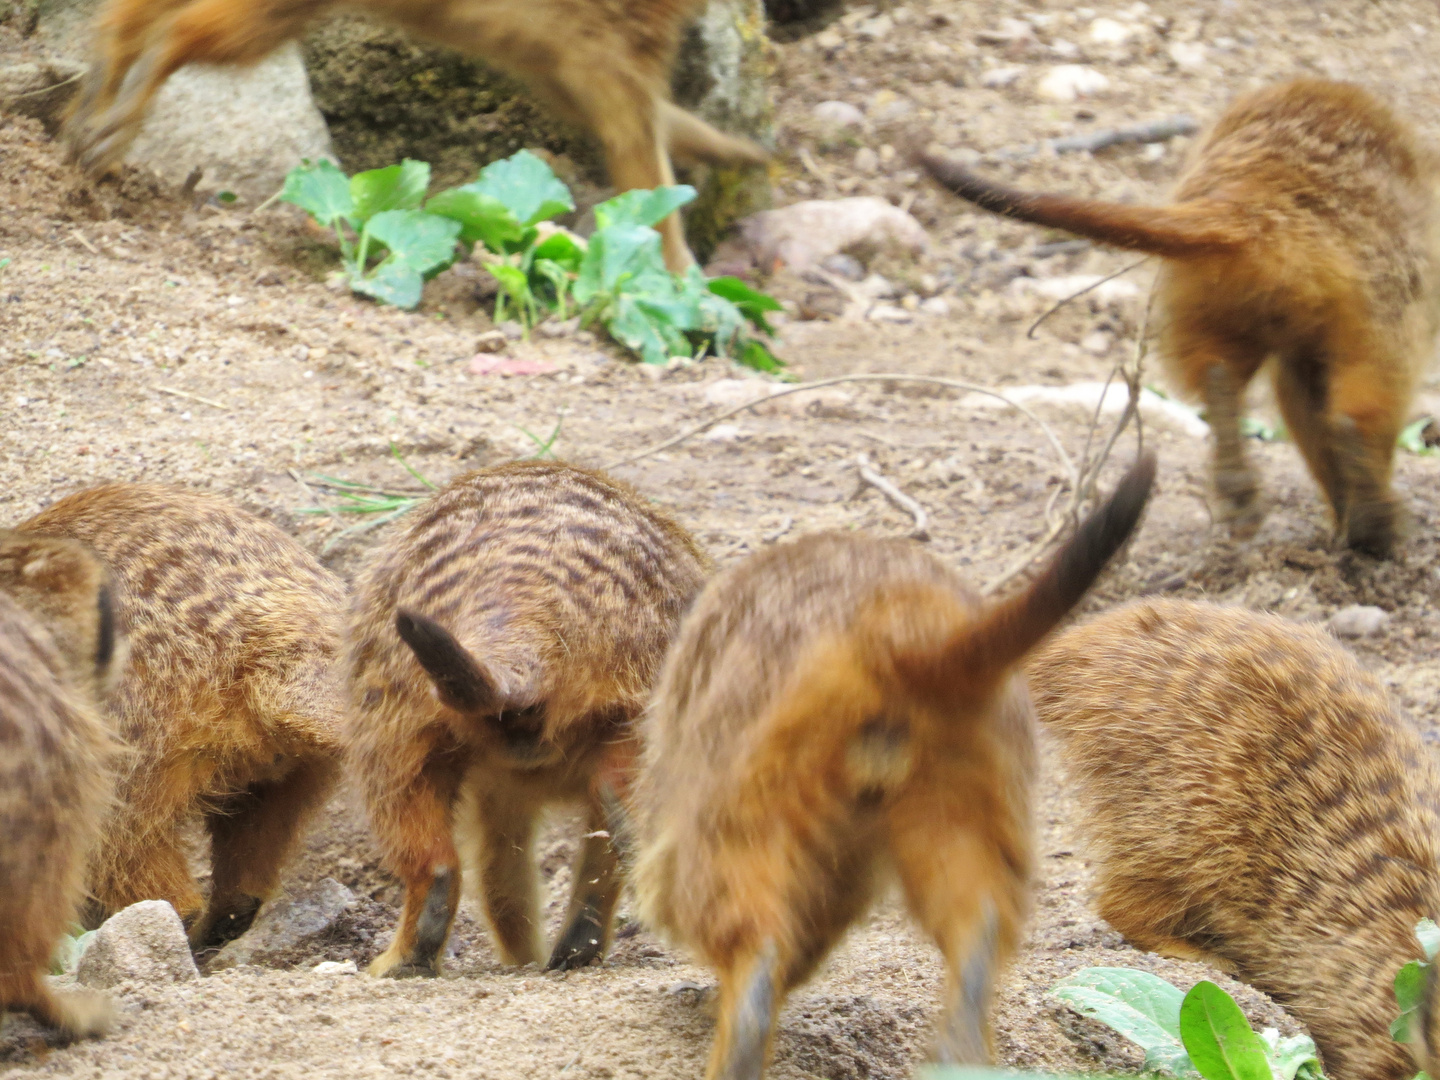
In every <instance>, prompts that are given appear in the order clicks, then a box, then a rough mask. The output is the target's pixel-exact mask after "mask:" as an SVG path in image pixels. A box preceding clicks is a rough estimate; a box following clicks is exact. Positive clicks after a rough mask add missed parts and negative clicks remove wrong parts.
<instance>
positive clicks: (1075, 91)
mask: <svg viewBox="0 0 1440 1080" xmlns="http://www.w3.org/2000/svg"><path fill="white" fill-rule="evenodd" d="M1109 89H1110V80H1109V79H1108V78H1106V77H1105V76H1104V75H1103V74H1102V73H1100V72H1098V71H1096V70H1095V69H1094V68H1092V67H1088V66H1086V65H1085V64H1060V65H1058V66H1056V67H1052V68H1051V69H1050V70H1049V71H1047V72H1046V73H1045V77H1044V78H1043V79H1041V80H1040V85H1039V86H1037V87H1036V88H1035V90H1036V93H1038V94H1039V95H1040V96H1041V97H1043V98H1048V99H1050V100H1051V101H1074V100H1075V99H1076V98H1082V97H1092V96H1094V95H1096V94H1103V93H1105V92H1106V91H1107V90H1109Z"/></svg>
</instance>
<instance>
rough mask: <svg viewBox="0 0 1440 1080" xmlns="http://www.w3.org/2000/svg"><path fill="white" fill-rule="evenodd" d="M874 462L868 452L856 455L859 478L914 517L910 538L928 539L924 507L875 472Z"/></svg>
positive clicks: (927, 522)
mask: <svg viewBox="0 0 1440 1080" xmlns="http://www.w3.org/2000/svg"><path fill="white" fill-rule="evenodd" d="M874 464H875V463H874V462H872V461H871V460H870V455H869V454H859V455H857V456H856V458H855V465H856V467H857V468H858V469H859V470H860V479H861V480H863V481H865V483H867V484H869V485H870V486H871V487H873V488H874V489H875V490H876V491H878V492H880V494H882V495H884V496H885V497H886V498H887V499H889V500H890V501H891V502H893V503H894V504H895V505H896V506H898V507H900V509H901V510H904V511H905V512H906V513H907V514H909V515H910V516H911V517H913V518H914V519H915V527H914V528H912V529H911V530H910V539H912V540H929V539H930V529H929V528H928V526H929V522H930V519H929V517H928V516H927V515H926V513H925V508H924V507H923V506H921V505H920V504H919V503H918V502H916V501H915V500H914V499H912V498H911V497H910V496H909V495H906V494H905V493H904V492H903V491H901V490H900V489H899V488H898V487H896V486H895V485H894V484H892V483H891V482H890V481H889V480H886V479H885V477H883V476H881V475H880V474H879V473H878V472H876V471H875V468H874Z"/></svg>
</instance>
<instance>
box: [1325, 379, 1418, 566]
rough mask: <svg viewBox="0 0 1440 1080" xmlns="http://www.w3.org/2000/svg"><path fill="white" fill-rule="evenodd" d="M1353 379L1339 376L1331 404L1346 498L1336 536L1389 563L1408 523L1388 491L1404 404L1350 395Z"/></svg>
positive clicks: (1371, 392)
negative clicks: (1367, 399)
mask: <svg viewBox="0 0 1440 1080" xmlns="http://www.w3.org/2000/svg"><path fill="white" fill-rule="evenodd" d="M1350 376H1351V373H1350V372H1348V371H1347V372H1342V373H1340V374H1339V375H1337V377H1336V379H1335V389H1334V396H1333V398H1332V404H1331V413H1332V416H1331V420H1330V427H1331V429H1332V430H1333V432H1334V453H1335V456H1336V458H1337V459H1338V463H1339V472H1340V474H1341V476H1342V478H1343V483H1344V485H1345V488H1346V492H1347V495H1348V505H1347V507H1346V513H1345V516H1344V518H1343V519H1342V518H1341V517H1340V516H1339V515H1338V513H1337V516H1336V534H1337V538H1339V539H1342V540H1343V541H1344V543H1345V546H1346V547H1350V548H1353V549H1355V550H1356V551H1361V552H1364V553H1365V554H1367V555H1373V556H1374V557H1375V558H1377V559H1386V558H1389V557H1390V556H1391V555H1392V554H1393V553H1394V549H1395V545H1396V544H1397V543H1398V542H1399V541H1400V540H1401V539H1402V538H1403V537H1404V534H1405V531H1406V527H1407V525H1408V523H1409V518H1408V515H1407V514H1406V512H1405V507H1404V505H1403V504H1402V503H1401V502H1400V500H1399V499H1398V498H1397V497H1396V496H1395V493H1394V492H1393V491H1392V490H1391V488H1390V472H1391V467H1392V465H1393V462H1394V456H1395V440H1396V439H1397V438H1399V436H1400V429H1401V426H1402V424H1403V421H1404V408H1405V405H1406V402H1405V401H1404V400H1402V399H1401V398H1400V396H1399V395H1396V396H1395V397H1393V398H1390V399H1388V400H1387V399H1386V397H1385V395H1384V393H1383V390H1382V391H1381V392H1380V393H1378V394H1377V392H1376V390H1377V388H1375V387H1373V386H1367V387H1363V388H1356V389H1355V390H1354V391H1353V392H1352V389H1351V387H1350V386H1349V385H1348V383H1349V382H1350V381H1351V379H1350ZM1367 391H1368V394H1367ZM1366 396H1368V397H1370V398H1371V400H1370V401H1366V400H1365V397H1366ZM1377 399H1378V400H1377ZM1336 414H1338V415H1336Z"/></svg>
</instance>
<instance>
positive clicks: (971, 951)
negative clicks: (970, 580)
mask: <svg viewBox="0 0 1440 1080" xmlns="http://www.w3.org/2000/svg"><path fill="white" fill-rule="evenodd" d="M1147 469H1148V470H1151V471H1149V472H1147ZM1151 475H1153V459H1150V460H1149V462H1148V464H1146V465H1142V466H1140V467H1137V469H1136V470H1134V471H1132V473H1131V475H1130V476H1129V477H1127V480H1126V483H1125V485H1124V487H1123V489H1122V491H1121V492H1120V493H1119V494H1118V495H1117V497H1116V499H1115V500H1114V501H1112V503H1111V504H1109V505H1108V506H1107V507H1106V508H1105V509H1104V510H1102V511H1101V513H1099V514H1097V515H1096V517H1095V518H1094V519H1092V520H1091V521H1090V522H1088V523H1087V525H1086V527H1085V529H1084V530H1082V533H1081V535H1080V536H1078V537H1077V538H1076V540H1075V541H1073V542H1072V543H1071V545H1070V546H1069V548H1068V549H1067V550H1065V551H1064V552H1063V553H1062V555H1061V556H1060V558H1058V559H1057V560H1056V562H1055V564H1054V565H1053V566H1052V568H1051V570H1050V571H1049V572H1048V573H1047V574H1046V575H1045V576H1043V577H1042V578H1041V579H1040V580H1039V581H1038V582H1037V583H1036V584H1035V585H1033V586H1032V587H1031V588H1030V589H1028V590H1026V591H1025V592H1024V593H1022V594H1021V595H1020V596H1019V597H1017V598H1016V599H1013V600H1011V601H1008V602H1006V603H1003V604H999V605H992V606H989V607H985V606H983V605H982V604H981V603H980V602H979V600H978V598H977V597H976V596H975V594H974V593H973V592H972V591H971V590H970V589H969V588H967V587H966V585H965V584H964V583H963V581H962V580H961V579H960V578H959V576H958V575H956V574H955V573H953V572H952V571H950V570H949V569H948V568H946V567H945V566H944V565H943V564H942V563H940V562H939V560H937V559H935V558H934V557H932V556H931V555H929V554H927V553H926V552H925V551H924V550H923V549H921V548H920V547H918V546H916V545H914V544H912V543H908V542H904V541H893V540H890V541H887V540H875V539H869V538H866V537H862V536H857V535H853V534H841V533H825V534H821V535H818V536H811V537H807V538H805V539H802V540H800V541H797V542H795V543H792V544H786V545H783V546H778V547H775V548H771V549H769V550H768V551H766V552H764V553H762V554H760V555H757V556H754V557H752V558H750V559H748V560H746V561H745V562H743V563H741V564H740V565H739V566H737V567H735V568H734V569H731V570H729V571H727V572H726V573H723V574H721V575H720V576H718V577H717V578H716V579H715V580H714V581H712V582H711V584H710V585H709V586H708V587H707V588H706V590H705V592H704V593H702V594H701V597H700V599H699V600H697V601H696V603H695V607H694V610H693V611H692V612H691V613H690V615H689V616H687V618H686V620H685V622H684V624H683V626H682V628H681V631H680V635H679V637H678V638H677V639H676V642H675V646H674V648H673V649H672V651H671V653H670V656H669V658H668V660H667V661H666V665H665V669H664V672H663V673H662V675H661V679H660V682H659V684H658V685H657V687H656V691H655V695H654V698H653V701H652V704H651V707H650V711H649V713H648V714H647V717H646V722H645V725H644V728H643V735H644V743H645V751H644V767H643V771H642V773H641V779H640V780H639V782H638V784H637V790H636V796H635V806H636V808H637V815H636V817H637V831H638V833H639V837H640V843H641V851H640V856H639V860H638V864H637V867H636V872H635V882H636V889H637V893H638V895H639V897H640V903H641V908H642V911H643V913H644V916H645V918H646V919H647V920H648V921H649V922H651V923H652V924H653V925H655V926H657V927H658V928H660V929H663V930H665V931H666V932H668V933H669V934H671V935H672V936H673V937H675V938H676V939H677V940H678V941H679V942H680V943H682V944H684V945H686V946H688V947H690V948H692V949H693V950H695V951H696V952H697V953H698V954H699V955H700V956H701V957H702V958H703V959H704V960H705V961H706V962H707V963H709V964H711V965H713V966H714V967H715V968H716V969H717V970H718V972H719V975H720V988H721V997H720V1025H719V1030H718V1032H717V1034H716V1039H715V1047H714V1051H713V1053H712V1055H711V1059H710V1068H709V1071H708V1076H709V1077H710V1078H711V1080H718V1078H720V1077H725V1078H736V1080H738V1078H741V1077H745V1078H751V1080H753V1078H754V1077H758V1076H759V1074H760V1071H761V1069H762V1067H763V1064H764V1060H765V1057H766V1055H767V1052H768V1051H767V1048H768V1044H769V1041H770V1035H771V1031H772V1029H773V1025H774V1018H775V1015H776V1013H777V1012H778V1010H779V1008H780V1006H781V1004H782V1003H783V1000H784V997H785V995H786V993H788V992H789V990H790V989H791V988H793V987H794V986H795V985H797V984H798V983H799V982H801V981H802V980H804V979H805V978H807V977H808V976H809V974H810V972H811V971H812V970H813V969H814V967H815V965H816V964H818V963H819V962H820V960H821V959H822V958H823V957H824V956H825V954H826V953H827V952H828V951H829V950H830V948H831V947H832V946H833V945H834V944H835V943H836V941H838V940H839V938H840V937H841V935H842V934H843V933H844V931H845V929H846V927H847V926H849V924H850V923H851V922H853V921H854V920H855V919H856V918H857V917H858V916H859V915H860V914H861V913H862V912H863V911H864V909H865V908H866V906H868V904H869V902H870V900H871V898H872V897H873V895H874V893H875V891H876V888H877V885H878V883H879V881H880V878H881V874H880V871H881V868H882V867H884V866H886V865H891V866H893V867H894V868H895V869H896V870H897V871H898V873H899V878H900V883H901V886H902V888H903V889H904V892H905V896H906V899H907V900H908V902H909V905H910V909H911V911H912V912H913V913H914V914H915V916H916V918H917V919H918V920H919V921H920V923H921V925H923V926H924V927H925V929H926V930H927V931H928V932H929V933H930V934H931V936H932V937H934V939H935V941H936V944H937V945H939V947H940V949H941V951H942V952H943V953H944V955H945V959H946V962H947V964H948V967H949V971H950V994H951V1004H950V1013H949V1017H948V1019H947V1022H946V1024H945V1025H944V1028H943V1035H942V1038H941V1043H940V1050H939V1054H940V1057H941V1058H942V1060H946V1061H954V1062H962V1063H971V1064H975V1063H979V1062H982V1061H986V1060H989V1058H990V1056H991V1053H992V1045H991V1035H990V1031H989V1017H988V1011H989V998H990V992H991V988H992V986H993V981H994V978H995V976H996V972H997V969H998V967H999V966H1001V965H1003V964H1004V963H1005V962H1006V961H1007V960H1008V958H1009V957H1010V955H1011V954H1012V953H1013V952H1014V949H1015V946H1016V943H1017V942H1018V940H1019V936H1020V931H1021V927H1022V924H1023V922H1024V920H1025V917H1026V913H1027V911H1028V908H1029V891H1030V878H1031V873H1032V869H1033V862H1034V856H1033V840H1032V836H1031V813H1030V803H1031V787H1032V782H1033V779H1034V772H1035V761H1034V756H1035V755H1034V746H1033V713H1032V710H1031V707H1030V703H1029V698H1028V697H1027V695H1026V691H1025V684H1024V680H1023V679H1022V678H1020V677H1019V676H1018V675H1014V674H1012V671H1013V665H1014V664H1015V662H1016V661H1018V660H1019V658H1020V657H1021V656H1022V655H1024V653H1025V651H1026V650H1027V649H1028V648H1029V647H1031V646H1032V645H1033V644H1034V643H1035V642H1036V641H1038V640H1039V639H1040V637H1042V636H1043V635H1044V634H1045V633H1046V632H1047V631H1048V630H1049V629H1050V628H1051V627H1052V626H1053V625H1054V624H1055V623H1056V622H1057V621H1058V620H1059V619H1060V618H1062V617H1063V616H1064V614H1065V613H1066V611H1068V610H1069V608H1070V607H1071V606H1072V605H1073V604H1074V603H1075V602H1076V601H1078V600H1079V598H1080V596H1081V595H1083V592H1084V590H1085V589H1086V588H1087V587H1088V586H1089V584H1090V583H1091V581H1093V580H1094V578H1095V576H1096V574H1098V573H1099V571H1100V569H1101V568H1102V567H1103V565H1104V563H1105V561H1106V559H1107V558H1108V557H1109V556H1110V555H1111V554H1112V553H1113V552H1114V551H1115V549H1116V548H1117V547H1118V546H1119V545H1120V543H1121V542H1122V541H1123V540H1124V538H1125V537H1126V536H1127V535H1128V534H1129V532H1130V530H1131V529H1132V528H1133V526H1134V524H1135V521H1136V519H1137V517H1138V515H1139V513H1140V508H1141V506H1142V505H1143V503H1144V499H1145V495H1146V493H1147V492H1148V489H1149V483H1150V477H1151Z"/></svg>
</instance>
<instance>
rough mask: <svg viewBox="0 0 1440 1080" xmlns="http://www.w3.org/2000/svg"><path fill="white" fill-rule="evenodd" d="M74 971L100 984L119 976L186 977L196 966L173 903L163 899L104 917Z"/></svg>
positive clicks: (146, 980) (126, 979)
mask: <svg viewBox="0 0 1440 1080" xmlns="http://www.w3.org/2000/svg"><path fill="white" fill-rule="evenodd" d="M75 977H76V979H78V980H79V981H80V982H82V983H84V984H85V985H86V986H95V987H99V988H101V989H105V988H108V987H111V986H118V985H120V984H121V983H122V982H138V983H176V982H186V981H188V980H190V979H198V978H199V977H200V972H199V970H198V969H197V968H196V967H195V960H194V958H193V957H192V956H191V955H190V942H189V941H188V940H187V939H186V937H185V926H184V924H183V923H182V922H181V921H180V916H179V915H177V914H176V913H175V909H174V908H173V907H171V906H170V905H169V904H168V903H166V902H165V901H164V900H142V901H141V902H140V903H138V904H131V905H130V906H129V907H127V908H125V909H124V910H122V911H117V912H116V913H115V914H114V915H111V916H110V918H108V919H106V920H105V923H104V925H102V926H101V927H100V929H99V930H97V931H96V932H95V937H94V938H93V939H91V941H90V944H89V946H88V947H87V948H86V949H85V952H84V954H83V955H82V956H81V957H80V962H79V963H78V964H77V965H76V968H75Z"/></svg>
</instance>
